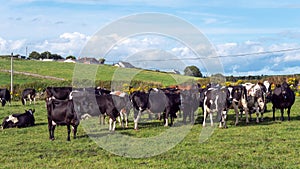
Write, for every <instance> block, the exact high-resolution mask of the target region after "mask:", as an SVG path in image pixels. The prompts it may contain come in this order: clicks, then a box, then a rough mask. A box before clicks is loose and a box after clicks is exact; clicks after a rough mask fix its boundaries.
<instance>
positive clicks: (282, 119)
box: [280, 108, 284, 121]
mask: <svg viewBox="0 0 300 169" xmlns="http://www.w3.org/2000/svg"><path fill="white" fill-rule="evenodd" d="M280 112H281V121H284V117H283V113H284V109H283V108H281V109H280Z"/></svg>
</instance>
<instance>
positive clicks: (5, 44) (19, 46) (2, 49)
mask: <svg viewBox="0 0 300 169" xmlns="http://www.w3.org/2000/svg"><path fill="white" fill-rule="evenodd" d="M25 44H26V40H25V39H20V40H5V39H3V38H1V37H0V54H10V53H12V52H13V53H19V52H21V51H22V50H24V51H25Z"/></svg>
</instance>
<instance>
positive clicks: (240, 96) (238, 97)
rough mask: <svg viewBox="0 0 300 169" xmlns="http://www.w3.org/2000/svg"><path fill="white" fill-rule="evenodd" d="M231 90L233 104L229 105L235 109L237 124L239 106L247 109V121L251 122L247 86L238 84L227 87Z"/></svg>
mask: <svg viewBox="0 0 300 169" xmlns="http://www.w3.org/2000/svg"><path fill="white" fill-rule="evenodd" d="M227 88H228V90H229V93H230V95H229V99H230V101H231V105H230V106H229V108H230V109H234V111H235V118H236V119H235V125H238V123H239V108H240V109H242V110H243V111H245V114H246V123H247V124H248V123H249V119H248V113H249V109H248V105H247V100H248V98H247V90H246V87H245V86H242V85H238V86H229V87H227Z"/></svg>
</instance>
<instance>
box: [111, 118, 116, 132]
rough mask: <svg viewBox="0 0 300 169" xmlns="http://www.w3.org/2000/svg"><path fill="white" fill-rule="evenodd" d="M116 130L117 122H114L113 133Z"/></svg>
mask: <svg viewBox="0 0 300 169" xmlns="http://www.w3.org/2000/svg"><path fill="white" fill-rule="evenodd" d="M115 130H116V120H114V121H113V126H112V131H115Z"/></svg>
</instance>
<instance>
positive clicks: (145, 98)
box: [130, 88, 180, 130]
mask: <svg viewBox="0 0 300 169" xmlns="http://www.w3.org/2000/svg"><path fill="white" fill-rule="evenodd" d="M130 101H131V102H132V105H133V110H134V129H135V130H137V129H138V121H139V118H140V117H141V114H142V112H143V111H145V110H147V111H148V112H151V113H156V114H159V113H162V112H164V123H165V125H164V126H168V125H169V124H168V118H169V115H170V116H171V125H172V123H173V118H175V117H176V112H177V111H178V110H179V109H180V107H179V106H180V96H179V95H178V94H177V95H176V94H174V93H165V92H164V91H163V90H160V89H156V88H153V89H150V90H149V91H148V93H146V92H142V91H135V92H133V93H131V95H130Z"/></svg>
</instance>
